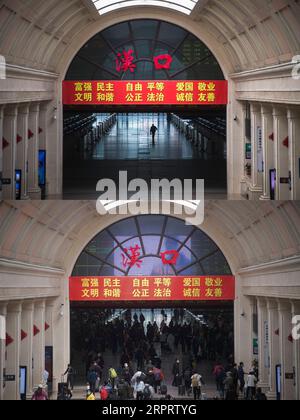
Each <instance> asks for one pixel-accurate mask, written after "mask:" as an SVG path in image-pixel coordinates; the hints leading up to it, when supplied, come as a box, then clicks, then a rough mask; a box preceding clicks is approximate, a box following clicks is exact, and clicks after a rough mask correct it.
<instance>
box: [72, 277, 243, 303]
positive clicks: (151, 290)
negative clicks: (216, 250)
mask: <svg viewBox="0 0 300 420" xmlns="http://www.w3.org/2000/svg"><path fill="white" fill-rule="evenodd" d="M234 299H235V278H234V277H233V276H205V277H167V276H166V277H70V300H71V301H74V302H88V301H161V300H167V301H181V300H182V301H200V300H203V301H206V300H219V301H224V300H227V301H232V300H234Z"/></svg>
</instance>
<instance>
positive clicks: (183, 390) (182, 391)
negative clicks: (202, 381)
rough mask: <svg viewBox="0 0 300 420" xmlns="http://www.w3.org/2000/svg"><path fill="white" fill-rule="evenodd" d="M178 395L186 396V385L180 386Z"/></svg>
mask: <svg viewBox="0 0 300 420" xmlns="http://www.w3.org/2000/svg"><path fill="white" fill-rule="evenodd" d="M178 395H179V397H184V396H185V386H184V385H179V387H178Z"/></svg>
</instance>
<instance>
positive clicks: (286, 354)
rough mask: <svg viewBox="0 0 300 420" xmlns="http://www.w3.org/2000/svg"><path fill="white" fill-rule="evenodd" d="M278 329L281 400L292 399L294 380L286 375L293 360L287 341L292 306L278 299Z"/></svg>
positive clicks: (289, 343)
mask: <svg viewBox="0 0 300 420" xmlns="http://www.w3.org/2000/svg"><path fill="white" fill-rule="evenodd" d="M278 310H279V330H280V359H281V367H282V377H281V384H282V385H281V386H282V394H281V398H282V400H292V399H294V391H295V390H294V380H293V379H289V378H288V377H287V375H291V374H292V373H293V371H294V369H293V368H294V366H293V363H294V360H293V343H292V342H291V341H289V336H290V335H291V332H292V307H291V303H290V302H288V301H284V300H281V299H280V300H279V305H278Z"/></svg>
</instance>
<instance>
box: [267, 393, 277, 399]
mask: <svg viewBox="0 0 300 420" xmlns="http://www.w3.org/2000/svg"><path fill="white" fill-rule="evenodd" d="M267 398H268V400H269V401H277V394H276V392H273V391H269V392H267Z"/></svg>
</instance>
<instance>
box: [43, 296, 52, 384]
mask: <svg viewBox="0 0 300 420" xmlns="http://www.w3.org/2000/svg"><path fill="white" fill-rule="evenodd" d="M53 314H54V302H53V301H47V302H46V312H45V324H46V325H45V347H52V358H53V359H52V360H53V363H54V348H53V337H54V325H53ZM45 362H46V360H45ZM46 367H47V371H48V373H49V382H51V383H52V386H53V365H52V366H51V367H52V369H49V367H48V366H46Z"/></svg>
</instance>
